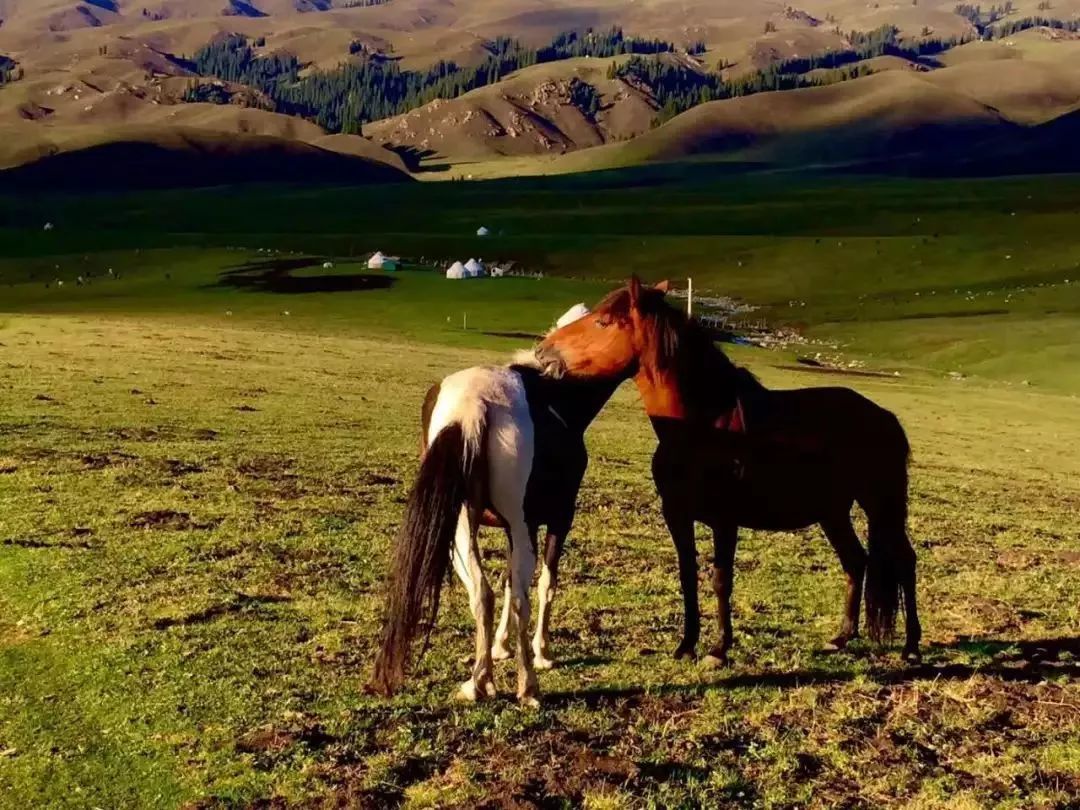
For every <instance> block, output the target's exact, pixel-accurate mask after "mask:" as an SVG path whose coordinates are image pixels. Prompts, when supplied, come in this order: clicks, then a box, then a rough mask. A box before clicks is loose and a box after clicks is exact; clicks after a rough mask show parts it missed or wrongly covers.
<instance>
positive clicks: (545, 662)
mask: <svg viewBox="0 0 1080 810" xmlns="http://www.w3.org/2000/svg"><path fill="white" fill-rule="evenodd" d="M554 668H555V662H554V661H552V660H551V659H550V658H545V657H544V656H542V655H534V656H533V669H540V670H548V669H554Z"/></svg>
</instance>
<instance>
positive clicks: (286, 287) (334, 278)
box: [214, 256, 397, 295]
mask: <svg viewBox="0 0 1080 810" xmlns="http://www.w3.org/2000/svg"><path fill="white" fill-rule="evenodd" d="M324 261H325V260H324V259H323V258H320V257H315V256H301V257H299V258H278V259H263V260H259V261H251V262H245V263H244V264H240V265H236V266H235V267H230V268H227V269H226V270H225V271H224V272H223V273H222V274H221V277H220V278H219V279H218V282H217V284H216V285H214V286H218V287H232V288H234V289H241V290H252V291H255V292H269V293H278V294H285V295H296V294H303V293H327V292H355V291H361V290H385V289H389V288H390V287H392V286H394V283H395V281H397V279H395V278H394V277H393V276H390V275H385V274H381V273H322V274H319V275H302V276H294V275H293V272H294V271H296V270H304V269H307V268H309V267H319V266H321V265H322V264H323V263H324Z"/></svg>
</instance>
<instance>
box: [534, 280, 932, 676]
mask: <svg viewBox="0 0 1080 810" xmlns="http://www.w3.org/2000/svg"><path fill="white" fill-rule="evenodd" d="M666 292H667V284H666V282H665V283H663V284H661V285H658V286H657V287H643V286H642V285H641V283H640V282H639V281H638V280H637V279H636V278H634V279H632V280H631V281H630V284H629V285H628V286H626V287H623V288H621V289H619V290H616V291H615V292H613V293H611V294H610V295H608V296H607V297H606V298H605V299H604V300H603V301H602V302H600V304H599V305H597V307H596V308H595V309H594V310H593V312H592V314H591V315H589V316H587V317H584V318H581V319H580V320H578V321H575V322H574V323H571V324H569V325H567V326H565V327H563V328H562V329H558V330H556V331H555V332H552V333H551V334H550V335H548V337H547V338H545V340H544V341H543V342H542V343H541V344H540V345H539V346H538V348H537V356H538V358H539V359H540V361H541V362H542V363H544V364H545V365H546V366H547V368H548V370H549V373H551V374H553V375H555V376H570V377H581V378H589V379H619V380H622V379H629V378H631V377H633V378H634V381H635V382H636V383H637V386H638V390H639V391H640V392H641V397H642V401H643V403H644V406H645V411H646V412H647V413H648V415H649V418H650V419H651V420H652V424H653V428H654V429H655V431H656V436H657V438H658V439H659V446H658V447H657V449H656V453H655V455H654V456H653V478H654V479H655V481H656V486H657V490H658V491H659V494H660V498H661V501H662V504H663V514H664V519H665V521H666V522H667V525H668V528H669V529H670V531H671V537H672V539H673V540H674V542H675V549H676V551H677V553H678V559H679V578H680V582H681V585H682V592H683V600H684V607H685V613H686V625H685V634H684V637H683V640H682V643H680V644H679V646H678V648H677V649H676V651H675V657H676V658H684V657H687V658H692V657H694V656H695V655H696V647H697V642H698V636H699V634H700V619H699V614H698V595H697V553H696V549H695V545H694V522H695V521H700V522H702V523H704V524H706V525H707V526H709V527H710V528H711V529H712V531H713V538H714V540H713V543H714V552H715V569H714V572H713V590H714V591H715V593H716V598H717V615H718V620H719V631H720V640H719V643H718V644H717V645H715V646H714V647H713V648H712V649H711V650H710V652H709V660H710V662H711V663H714V664H718V665H724V664H726V663H727V655H728V650H729V648H730V647H731V642H732V630H731V590H732V576H733V566H734V559H735V545H736V542H737V538H738V529H739V527H740V526H742V527H747V528H753V529H768V530H795V529H802V528H805V527H807V526H810V525H813V524H815V523H817V524H820V525H821V527H822V529H823V530H824V532H825V536H826V537H827V538H828V539H829V542H830V543H831V544H832V547H833V549H834V550H835V551H836V553H837V555H838V556H839V558H840V563H841V565H842V566H843V569H844V572H845V574H846V575H847V599H846V604H845V607H844V617H843V623H842V624H841V626H840V632H839V634H838V635H837V636H836V638H834V639H833V640H832V641H831V642H830V643H829V645H828V646H829V648H831V649H840V648H843V647H844V646H845V645H846V644H847V643H848V641H850V640H851V639H853V638H855V637H856V636H857V635H858V628H859V603H860V601H861V597H862V593H863V590H864V587H863V585H864V578H865V595H866V622H867V628H868V630H869V634H870V636H871V638H873V639H874V640H885V639H888V638H890V637H891V636H892V633H893V628H894V625H895V620H896V614H897V612H898V610H899V605H900V603H901V601H902V602H903V604H904V607H905V615H906V635H907V638H906V643H905V645H904V656H905V658H906V659H907V660H908V661H911V662H916V661H918V660H919V639H920V635H921V630H920V626H919V619H918V614H917V611H916V606H915V551H914V549H913V548H912V546H911V542H910V541H909V539H908V535H907V501H908V471H907V465H908V455H909V446H908V442H907V437H906V436H905V435H904V430H903V428H902V427H901V426H900V423H899V421H898V420H897V418H896V416H895V415H893V414H892V413H890V412H889V411H887V410H885V409H884V408H882V407H880V406H878V405H876V404H875V403H873V402H871V401H870V400H868V399H867V398H866V397H863V396H862V395H860V394H857V393H856V392H854V391H852V390H850V389H847V388H807V389H797V390H791V391H769V390H766V389H765V387H764V386H762V385H761V384H760V383H759V382H758V381H757V379H756V378H755V377H754V376H753V375H752V374H750V373H749V372H748V371H746V370H745V369H741V368H738V367H737V366H735V365H734V364H733V363H732V362H731V361H730V360H729V359H728V358H727V357H726V356H725V355H724V353H723V352H721V351H720V349H718V348H717V347H716V345H715V343H714V342H713V340H712V339H711V337H710V336H709V335H708V333H707V332H706V331H705V330H704V329H703V328H702V327H701V326H700V325H699V324H698V323H697V322H696V321H694V320H692V319H690V318H688V317H687V316H686V315H685V314H683V313H682V312H681V311H679V310H677V309H675V308H673V307H671V306H670V305H669V304H668V303H667V301H666V300H665V293H666ZM855 503H858V504H859V505H860V506H861V507H862V509H863V510H864V512H865V513H866V516H867V520H868V523H869V538H868V547H869V553H867V551H864V549H863V547H862V544H861V543H860V542H859V539H858V536H857V535H856V533H855V530H854V528H853V527H852V524H851V508H852V506H853V505H854V504H855Z"/></svg>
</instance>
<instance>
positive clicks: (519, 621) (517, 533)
mask: <svg viewBox="0 0 1080 810" xmlns="http://www.w3.org/2000/svg"><path fill="white" fill-rule="evenodd" d="M511 526H512V528H511V532H512V533H513V537H514V540H513V543H514V547H513V549H511V551H510V591H511V600H510V605H511V611H512V612H513V616H514V623H515V624H516V625H517V651H516V652H517V675H518V687H517V697H518V700H519V701H521V702H522V703H523V704H525V705H527V706H538V705H539V701H538V700H537V697H538V694H539V687H538V686H537V682H536V670H535V668H534V667H533V660H532V656H531V654H530V650H529V612H530V609H529V588H530V586H531V585H532V578H533V573H534V572H535V571H536V541H535V536H533V535H530V533H529V528H528V526H526V525H525V521H524V520H521V521H517V522H516V523H514V524H511Z"/></svg>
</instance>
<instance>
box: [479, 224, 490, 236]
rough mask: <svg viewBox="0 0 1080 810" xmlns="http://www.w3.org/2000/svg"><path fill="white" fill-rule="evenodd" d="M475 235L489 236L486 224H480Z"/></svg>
mask: <svg viewBox="0 0 1080 810" xmlns="http://www.w3.org/2000/svg"><path fill="white" fill-rule="evenodd" d="M476 235H477V236H490V235H491V231H489V230H488V229H487V227H486V226H484V225H481V226H480V227H479V228H477V229H476Z"/></svg>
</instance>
